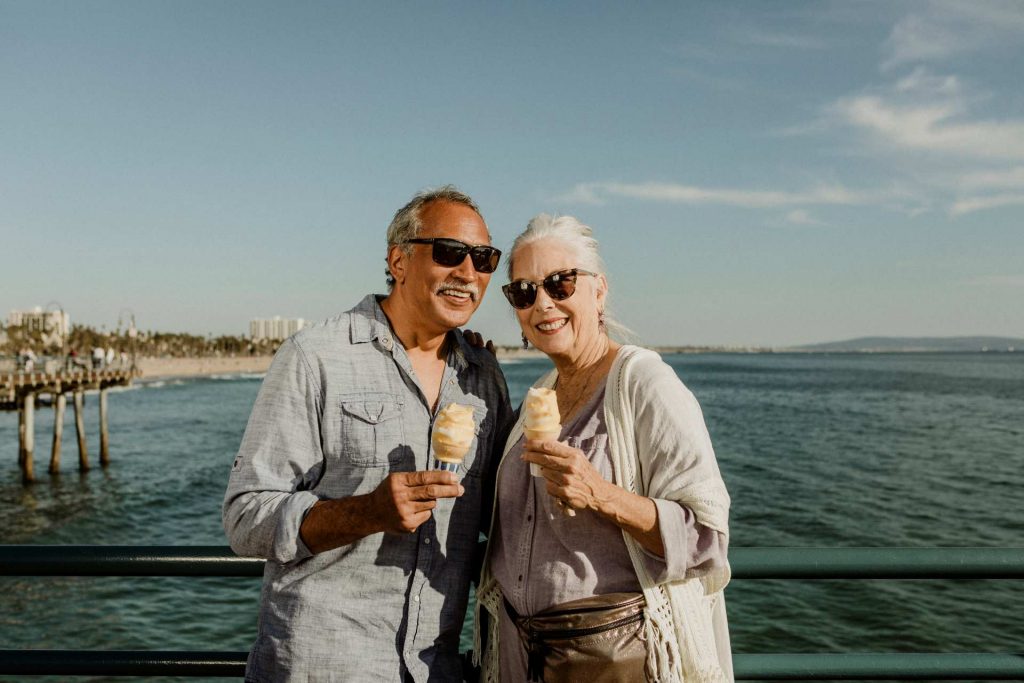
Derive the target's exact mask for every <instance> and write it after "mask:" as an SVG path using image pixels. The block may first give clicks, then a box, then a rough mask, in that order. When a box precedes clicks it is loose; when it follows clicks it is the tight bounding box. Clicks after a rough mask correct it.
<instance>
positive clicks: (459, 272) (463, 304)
mask: <svg viewBox="0 0 1024 683" xmlns="http://www.w3.org/2000/svg"><path fill="white" fill-rule="evenodd" d="M420 223H421V226H422V227H421V230H420V232H419V234H418V235H417V237H419V238H428V237H448V238H450V239H455V240H459V241H460V242H464V243H466V244H468V245H470V246H477V245H480V244H490V243H491V240H490V237H489V236H488V234H487V226H486V225H485V224H484V221H483V219H482V218H480V216H479V214H477V212H476V211H473V210H472V209H471V208H469V207H468V206H465V205H464V204H456V203H454V202H449V201H445V200H435V201H433V202H430V203H429V204H426V205H425V206H423V207H422V208H421V209H420ZM411 246H412V250H413V251H412V255H411V256H407V255H404V254H403V255H402V256H401V259H402V263H403V265H404V268H403V269H402V273H401V275H400V277H399V282H398V284H397V285H396V286H397V287H401V288H402V290H403V296H404V298H405V299H406V300H407V301H408V302H409V303H410V304H411V305H412V307H413V310H411V311H409V313H411V314H412V316H413V317H414V318H416V319H418V320H419V322H420V323H421V324H423V325H425V326H427V327H429V328H431V329H432V330H436V331H438V332H445V331H447V330H450V329H452V328H454V327H462V326H463V325H465V324H466V323H467V322H469V318H470V316H472V315H473V313H474V312H475V311H476V309H477V307H479V306H480V301H481V300H482V299H483V296H484V292H485V291H487V284H488V283H489V282H490V281H491V274H490V273H480V272H477V270H476V269H475V268H474V267H473V261H472V259H471V258H470V257H469V255H468V254H467V255H466V258H464V259H463V260H462V262H461V263H459V264H458V265H456V266H442V265H440V264H438V263H435V262H434V259H433V257H432V255H431V254H432V250H433V246H432V245H430V244H413V245H411Z"/></svg>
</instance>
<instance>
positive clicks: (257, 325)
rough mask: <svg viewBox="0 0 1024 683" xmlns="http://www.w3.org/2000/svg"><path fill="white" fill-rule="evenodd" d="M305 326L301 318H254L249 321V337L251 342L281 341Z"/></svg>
mask: <svg viewBox="0 0 1024 683" xmlns="http://www.w3.org/2000/svg"><path fill="white" fill-rule="evenodd" d="M305 326H306V321H305V320H303V319H302V318H282V317H281V316H274V317H273V318H254V319H253V320H250V321H249V336H250V337H252V340H253V341H263V340H266V341H283V340H285V339H287V338H288V337H290V336H292V335H293V334H295V333H296V332H298V331H299V330H301V329H302V328H303V327H305Z"/></svg>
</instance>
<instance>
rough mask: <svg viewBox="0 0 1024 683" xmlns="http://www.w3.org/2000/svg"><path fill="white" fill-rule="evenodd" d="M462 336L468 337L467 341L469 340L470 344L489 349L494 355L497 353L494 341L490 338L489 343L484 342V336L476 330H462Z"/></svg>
mask: <svg viewBox="0 0 1024 683" xmlns="http://www.w3.org/2000/svg"><path fill="white" fill-rule="evenodd" d="M462 336H463V337H465V338H466V341H467V342H469V345H470V346H473V347H476V348H478V349H487V350H488V351H490V352H491V355H492V356H494V355H497V354H496V352H495V350H494V342H493V341H491V340H490V339H488V340H487V343H484V337H483V335H482V334H480V333H479V332H474V331H473V330H462Z"/></svg>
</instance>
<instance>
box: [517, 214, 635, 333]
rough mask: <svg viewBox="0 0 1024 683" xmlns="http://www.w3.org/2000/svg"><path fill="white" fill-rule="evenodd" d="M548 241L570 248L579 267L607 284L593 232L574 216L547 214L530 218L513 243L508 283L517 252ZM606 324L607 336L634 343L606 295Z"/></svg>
mask: <svg viewBox="0 0 1024 683" xmlns="http://www.w3.org/2000/svg"><path fill="white" fill-rule="evenodd" d="M549 239H553V240H558V241H559V242H561V243H562V244H564V245H565V246H567V247H569V249H571V250H572V252H573V254H574V255H575V256H576V266H577V267H578V268H582V269H583V270H589V271H590V272H592V273H597V274H598V275H602V276H604V278H605V282H607V281H608V273H607V271H606V270H605V267H604V259H602V258H601V254H600V252H599V246H600V245H599V244H598V242H597V240H596V239H594V231H593V230H591V229H590V227H589V226H586V225H584V224H583V223H580V222H579V220H577V219H576V218H574V217H573V216H552V215H550V214H546V213H542V214H538V215H536V216H534V217H533V218H531V219H530V222H529V223H528V224H527V225H526V230H523V232H521V233H520V234H519V236H518V237H516V239H515V241H514V242H513V243H512V248H511V249H510V250H509V255H508V265H507V267H508V279H509V281H511V280H512V268H513V264H514V263H515V258H516V253H517V252H518V251H519V250H520V249H521V248H523V247H525V246H526V245H527V244H531V243H533V242H537V241H539V240H549ZM610 290H611V287H610V286H609V291H610ZM604 325H605V329H606V330H607V333H608V336H609V337H611V338H612V339H614V340H616V341H620V342H623V341H632V340H634V339H635V337H636V335H634V334H633V332H632V330H630V329H629V328H628V327H626V326H625V325H623V324H622V323H620V322H619V321H617V320H616V319H615V318H614V317H613V316H612V314H611V311H610V310H609V307H608V296H607V295H606V297H605V309H604Z"/></svg>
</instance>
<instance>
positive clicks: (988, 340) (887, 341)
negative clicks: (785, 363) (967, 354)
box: [789, 337, 1024, 353]
mask: <svg viewBox="0 0 1024 683" xmlns="http://www.w3.org/2000/svg"><path fill="white" fill-rule="evenodd" d="M789 350H791V351H836V352H853V351H874V352H883V353H884V352H890V353H891V352H897V351H1018V352H1024V339H1019V338H1014V337H859V338H857V339H847V340H846V341H836V342H826V343H824V344H806V345H804V346H794V347H792V348H791V349H789Z"/></svg>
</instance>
